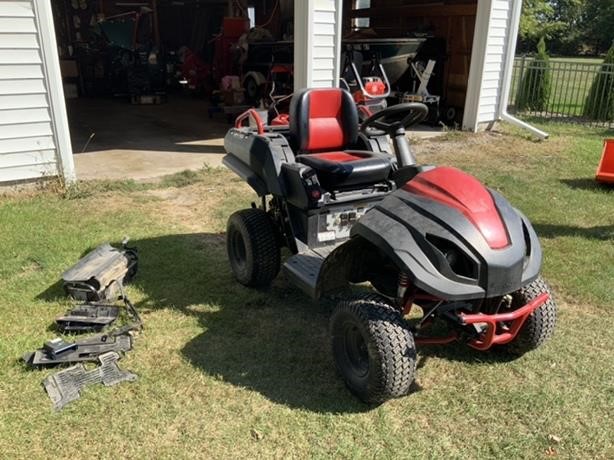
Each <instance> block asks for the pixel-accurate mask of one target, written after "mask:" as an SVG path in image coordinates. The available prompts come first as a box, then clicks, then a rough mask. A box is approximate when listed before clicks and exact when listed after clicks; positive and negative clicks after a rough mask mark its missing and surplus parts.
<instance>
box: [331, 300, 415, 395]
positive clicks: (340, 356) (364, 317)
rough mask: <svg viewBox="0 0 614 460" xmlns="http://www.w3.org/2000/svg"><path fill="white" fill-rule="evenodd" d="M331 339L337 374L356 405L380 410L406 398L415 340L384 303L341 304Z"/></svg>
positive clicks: (337, 310) (333, 325) (380, 301)
mask: <svg viewBox="0 0 614 460" xmlns="http://www.w3.org/2000/svg"><path fill="white" fill-rule="evenodd" d="M330 335H331V344H332V352H333V357H334V360H335V364H336V367H337V370H338V371H339V373H340V374H341V376H342V377H343V379H344V380H345V383H346V385H347V386H348V388H349V389H350V390H351V391H352V392H353V393H354V394H355V395H357V396H358V397H359V398H360V399H362V400H363V401H365V402H367V403H375V404H379V403H382V402H384V401H386V400H388V399H391V398H397V397H400V396H404V395H406V394H408V393H409V391H410V389H411V385H412V382H413V380H414V372H415V369H416V348H415V344H414V339H413V336H412V334H411V332H410V331H409V328H408V327H407V325H406V323H405V321H404V320H403V318H402V317H401V314H400V313H399V312H398V310H396V309H395V308H394V307H393V306H392V305H390V303H389V302H388V301H387V300H386V299H385V298H383V297H381V296H379V295H375V294H368V295H364V296H361V297H359V298H356V299H353V300H346V301H342V302H340V303H339V304H338V305H337V307H336V308H335V310H334V311H333V315H332V317H331V320H330Z"/></svg>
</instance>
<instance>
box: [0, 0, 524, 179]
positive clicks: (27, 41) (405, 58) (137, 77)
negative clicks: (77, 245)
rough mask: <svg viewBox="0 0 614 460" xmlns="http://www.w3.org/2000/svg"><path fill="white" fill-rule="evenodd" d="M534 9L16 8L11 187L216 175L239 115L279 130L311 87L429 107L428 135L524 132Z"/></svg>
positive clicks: (11, 10)
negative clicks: (527, 41)
mask: <svg viewBox="0 0 614 460" xmlns="http://www.w3.org/2000/svg"><path fill="white" fill-rule="evenodd" d="M519 13H520V3H519V2H513V1H511V0H475V1H472V0H444V1H438V2H431V1H427V2H424V1H420V2H418V1H416V0H407V1H401V0H343V1H342V0H306V1H300V2H299V1H293V0H254V1H251V0H250V1H247V0H181V1H179V0H149V1H115V0H61V1H54V2H47V1H44V0H33V1H14V2H3V3H2V4H1V5H0V35H2V36H3V39H2V40H1V41H0V42H1V43H2V47H3V49H2V50H0V66H1V67H0V80H2V82H3V84H2V85H1V86H0V115H2V118H0V121H1V122H2V129H1V130H0V136H2V139H0V181H2V182H15V181H22V180H36V179H37V178H40V177H49V176H54V175H61V176H63V177H64V179H65V180H66V181H68V182H70V181H72V180H74V179H75V177H76V174H75V163H76V164H77V168H76V169H77V173H78V176H79V178H80V179H89V178H99V177H107V176H108V177H111V178H119V177H125V176H129V177H133V178H136V179H141V178H147V177H153V176H159V175H162V174H166V173H170V172H173V171H178V170H182V169H195V168H198V167H202V166H203V165H205V164H207V165H212V166H217V165H218V164H220V162H221V157H222V156H223V153H224V151H223V142H222V137H223V135H224V133H225V132H226V130H227V129H228V127H229V125H230V122H232V121H234V119H235V117H236V116H237V115H238V114H240V113H242V112H243V111H244V110H245V109H247V108H249V107H256V108H258V109H259V110H260V111H261V113H262V115H263V116H264V117H267V121H269V122H271V120H272V119H273V118H274V117H275V116H276V115H279V114H280V113H281V114H283V113H284V112H285V111H287V104H288V101H289V98H288V96H289V95H291V94H292V92H293V91H294V90H296V89H300V88H305V87H330V86H338V85H341V86H343V85H346V86H347V88H348V89H350V91H351V92H352V94H353V95H354V99H355V100H356V102H357V104H359V105H360V104H361V103H362V104H364V105H367V103H370V102H375V103H376V104H375V105H376V106H375V107H369V109H375V110H377V108H378V107H377V103H379V102H381V101H382V100H385V103H387V104H388V105H390V104H395V103H398V102H406V101H422V102H425V103H427V105H429V109H430V110H429V119H428V124H430V125H431V127H430V128H429V129H438V127H441V125H442V124H445V125H447V126H449V127H452V128H459V129H461V128H462V129H464V130H469V131H476V130H478V129H481V128H483V127H485V126H488V125H490V124H492V122H494V121H496V120H499V119H508V120H512V117H510V116H509V115H508V114H507V112H506V107H505V104H502V103H501V101H504V100H506V98H507V92H508V88H509V80H510V77H511V75H509V72H507V70H506V69H507V68H508V67H510V66H509V65H506V63H507V62H508V61H509V59H510V57H513V50H514V49H515V41H516V32H517V29H518V18H519ZM5 38H6V39H5ZM510 50H511V51H510ZM380 64H381V66H380ZM18 80H22V82H18ZM378 81H379V82H383V83H384V84H383V85H381V86H378V84H379V83H378ZM365 85H366V86H365ZM369 85H371V86H369ZM367 86H368V87H369V88H377V87H379V88H380V90H381V88H383V90H382V92H380V93H377V92H372V93H369V91H371V90H369V89H368V88H367ZM514 121H515V122H517V123H519V122H518V121H517V120H514ZM16 127H19V129H16ZM30 128H32V130H31V129H30ZM534 131H535V130H534Z"/></svg>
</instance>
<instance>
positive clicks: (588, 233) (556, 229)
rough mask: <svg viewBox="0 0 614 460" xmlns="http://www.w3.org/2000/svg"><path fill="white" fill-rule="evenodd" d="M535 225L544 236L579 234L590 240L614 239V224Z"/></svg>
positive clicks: (541, 235)
mask: <svg viewBox="0 0 614 460" xmlns="http://www.w3.org/2000/svg"><path fill="white" fill-rule="evenodd" d="M533 227H534V228H535V231H536V232H537V234H538V235H539V236H540V237H542V238H557V237H559V236H579V237H582V238H585V239H588V240H601V241H608V240H614V225H597V226H595V227H576V226H573V225H556V224H538V223H534V224H533Z"/></svg>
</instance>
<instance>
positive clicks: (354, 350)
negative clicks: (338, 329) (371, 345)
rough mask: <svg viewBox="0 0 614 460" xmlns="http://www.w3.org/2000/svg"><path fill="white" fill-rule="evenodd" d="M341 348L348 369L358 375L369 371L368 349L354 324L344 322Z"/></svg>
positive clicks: (364, 374) (361, 375)
mask: <svg viewBox="0 0 614 460" xmlns="http://www.w3.org/2000/svg"><path fill="white" fill-rule="evenodd" d="M343 348H344V351H345V356H346V360H347V363H348V365H349V368H350V370H351V371H352V372H353V373H354V374H356V375H357V376H358V377H364V376H366V375H367V373H368V372H369V350H368V349H367V342H366V341H365V339H364V337H363V336H362V333H361V332H360V330H359V329H358V327H356V325H354V324H346V326H345V328H344V333H343Z"/></svg>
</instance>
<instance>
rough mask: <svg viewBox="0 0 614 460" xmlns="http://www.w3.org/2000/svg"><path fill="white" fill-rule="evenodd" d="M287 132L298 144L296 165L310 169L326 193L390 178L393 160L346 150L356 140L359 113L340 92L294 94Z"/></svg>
mask: <svg viewBox="0 0 614 460" xmlns="http://www.w3.org/2000/svg"><path fill="white" fill-rule="evenodd" d="M290 132H291V134H292V135H293V137H294V139H296V141H297V143H298V154H297V156H296V161H298V162H299V163H303V164H304V165H307V166H310V167H311V168H313V169H314V170H315V171H316V175H317V177H318V180H319V181H320V184H321V185H322V186H323V187H324V188H325V189H327V190H340V189H343V188H347V187H357V186H360V185H368V184H375V183H378V182H382V181H385V180H386V179H388V178H389V177H390V173H391V172H392V169H393V158H392V156H389V155H386V154H383V153H374V152H369V151H359V150H348V149H347V147H348V146H350V145H353V144H355V143H356V140H357V138H358V112H357V110H356V105H355V103H354V100H353V99H352V96H351V95H350V93H348V92H347V91H345V90H343V89H340V88H322V89H307V90H303V91H301V92H299V93H297V94H295V95H294V97H293V98H292V102H291V103H290Z"/></svg>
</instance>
